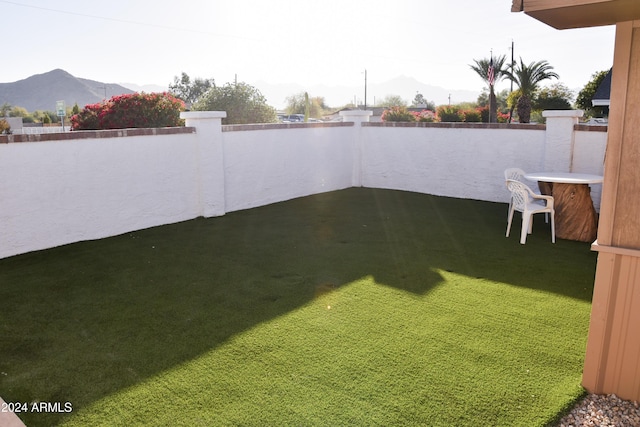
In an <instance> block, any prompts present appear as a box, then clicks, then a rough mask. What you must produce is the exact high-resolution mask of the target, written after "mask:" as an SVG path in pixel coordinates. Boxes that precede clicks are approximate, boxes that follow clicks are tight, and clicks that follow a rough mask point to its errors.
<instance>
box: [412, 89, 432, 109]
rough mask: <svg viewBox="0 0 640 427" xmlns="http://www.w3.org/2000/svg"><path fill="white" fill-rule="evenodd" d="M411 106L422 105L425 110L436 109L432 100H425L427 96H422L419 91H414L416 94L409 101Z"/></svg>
mask: <svg viewBox="0 0 640 427" xmlns="http://www.w3.org/2000/svg"><path fill="white" fill-rule="evenodd" d="M411 106H412V107H418V106H424V109H425V110H431V111H435V110H436V103H435V102H433V101H427V98H425V97H424V95H423V94H421V93H419V92H418V93H416V96H415V97H414V98H413V101H412V102H411Z"/></svg>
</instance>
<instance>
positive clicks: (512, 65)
mask: <svg viewBox="0 0 640 427" xmlns="http://www.w3.org/2000/svg"><path fill="white" fill-rule="evenodd" d="M514 65H515V61H514V59H513V39H511V74H513V67H514ZM511 92H513V80H511Z"/></svg>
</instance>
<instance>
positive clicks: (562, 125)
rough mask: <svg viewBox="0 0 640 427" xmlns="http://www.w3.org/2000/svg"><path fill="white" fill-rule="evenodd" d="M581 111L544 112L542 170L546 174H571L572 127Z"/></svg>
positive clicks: (581, 113)
mask: <svg viewBox="0 0 640 427" xmlns="http://www.w3.org/2000/svg"><path fill="white" fill-rule="evenodd" d="M583 114H584V112H583V111H582V110H546V111H543V112H542V116H543V117H546V119H547V134H546V138H545V148H544V159H543V169H544V170H545V171H548V172H573V149H574V142H575V133H574V130H573V127H574V125H576V124H578V118H579V117H582V115H583Z"/></svg>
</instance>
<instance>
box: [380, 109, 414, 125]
mask: <svg viewBox="0 0 640 427" xmlns="http://www.w3.org/2000/svg"><path fill="white" fill-rule="evenodd" d="M381 120H382V121H383V122H415V121H416V116H414V115H413V114H412V113H411V111H409V110H407V107H391V108H389V109H387V110H384V111H383V112H382V117H381Z"/></svg>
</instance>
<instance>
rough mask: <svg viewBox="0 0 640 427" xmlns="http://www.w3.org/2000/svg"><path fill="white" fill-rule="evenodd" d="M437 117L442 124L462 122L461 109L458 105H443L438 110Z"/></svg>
mask: <svg viewBox="0 0 640 427" xmlns="http://www.w3.org/2000/svg"><path fill="white" fill-rule="evenodd" d="M436 115H437V116H438V120H439V121H441V122H461V121H462V115H461V114H460V107H458V106H456V105H441V106H439V107H438V108H437V109H436Z"/></svg>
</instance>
